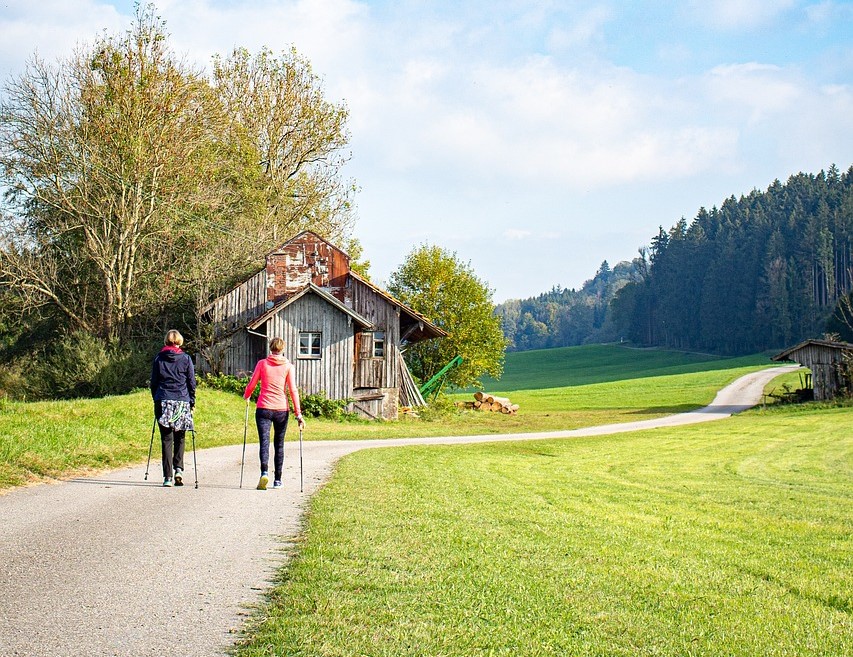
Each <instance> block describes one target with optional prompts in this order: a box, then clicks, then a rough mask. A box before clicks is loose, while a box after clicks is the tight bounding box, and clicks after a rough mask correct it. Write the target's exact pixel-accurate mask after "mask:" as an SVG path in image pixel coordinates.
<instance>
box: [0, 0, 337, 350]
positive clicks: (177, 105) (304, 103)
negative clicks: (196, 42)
mask: <svg viewBox="0 0 853 657" xmlns="http://www.w3.org/2000/svg"><path fill="white" fill-rule="evenodd" d="M346 118H347V114H346V110H345V108H344V107H342V106H338V105H334V104H332V103H329V102H327V101H326V100H325V99H324V97H323V90H322V86H321V85H320V83H319V80H318V78H317V77H316V76H315V75H314V74H313V73H312V72H311V68H310V65H309V63H308V62H307V61H306V60H304V59H303V58H301V57H299V56H298V55H297V54H296V53H295V52H294V51H290V52H288V53H285V54H284V55H282V56H281V57H280V58H276V57H273V56H272V55H271V54H270V52H269V51H267V50H263V51H261V53H260V54H259V55H257V56H255V57H252V56H250V55H249V54H248V53H247V52H246V51H244V50H237V51H235V52H234V53H233V54H232V55H231V56H230V57H229V58H226V59H219V58H218V59H217V60H216V61H215V66H214V76H213V79H212V80H210V79H207V78H206V77H205V76H204V75H202V73H200V72H199V71H196V70H194V69H193V68H191V67H189V66H187V65H186V64H185V63H184V62H183V61H182V60H180V59H178V58H177V57H176V56H175V55H174V53H173V52H172V51H171V49H170V48H169V45H168V35H167V33H166V29H165V25H164V23H163V22H162V21H161V20H160V19H159V18H158V17H157V16H156V14H155V9H154V7H153V5H141V4H140V5H138V6H137V13H136V16H135V19H134V21H133V24H132V26H131V28H130V29H129V30H128V31H127V32H126V33H124V34H120V35H115V36H110V35H105V36H102V37H100V38H98V39H96V41H95V42H94V44H93V45H92V46H91V47H81V48H79V49H78V50H77V51H76V52H75V53H74V55H73V56H71V57H69V58H68V59H66V60H63V61H61V62H59V63H58V64H57V65H49V64H47V63H45V62H43V61H41V60H39V59H38V58H34V59H33V60H32V61H31V63H30V64H29V66H28V68H27V69H26V70H25V72H24V73H23V74H22V75H21V76H19V77H18V78H16V79H14V80H12V81H11V82H9V83H8V85H7V87H6V90H5V94H4V99H3V102H2V105H0V186H3V187H4V188H5V189H7V190H8V194H7V195H6V197H5V200H6V203H5V206H4V208H3V210H4V211H3V213H2V217H3V219H2V222H0V286H4V287H5V288H6V289H8V290H10V291H12V296H13V298H14V302H15V304H16V307H18V308H19V309H20V310H21V311H22V312H24V313H31V314H32V313H37V312H41V311H43V312H46V313H51V314H53V315H54V316H55V317H58V318H59V319H60V320H61V321H62V323H63V324H64V325H66V326H68V327H69V328H71V329H81V330H83V331H86V332H88V333H91V334H95V335H99V336H102V337H105V338H113V337H122V336H123V335H127V334H129V333H131V332H132V331H133V330H134V326H135V324H136V323H138V322H139V321H142V322H143V323H144V326H148V327H151V326H152V325H154V324H156V323H157V320H158V317H159V314H160V313H162V312H164V311H165V309H167V308H173V309H174V308H176V307H181V308H184V309H185V310H186V311H187V312H188V314H189V315H192V308H193V307H195V308H196V309H198V308H201V307H202V306H203V305H204V304H205V303H206V302H207V301H208V300H209V299H210V297H212V296H214V295H215V294H216V293H218V292H219V291H221V290H222V288H223V287H226V286H228V285H229V284H230V283H232V282H233V281H234V279H235V278H236V277H240V276H242V275H243V274H245V273H246V272H247V271H249V270H250V269H253V268H257V267H258V266H259V264H260V260H259V259H260V257H261V256H262V255H263V253H265V252H267V251H268V250H270V249H272V248H273V247H274V246H275V245H277V244H279V243H281V242H283V241H284V240H285V239H287V238H288V237H290V236H292V234H294V233H295V232H296V231H298V230H300V229H303V228H311V229H313V230H315V231H316V232H318V233H320V234H322V235H324V236H326V237H329V238H331V239H333V240H335V241H337V242H338V243H342V244H347V243H350V244H352V242H351V240H350V237H349V230H350V228H351V223H352V217H351V212H350V209H351V200H352V199H351V196H352V192H353V186H352V185H351V184H348V183H344V182H343V181H342V180H341V177H340V168H341V166H342V164H343V162H344V161H345V159H346V156H345V154H344V153H343V148H344V147H345V145H346V141H347V138H348V135H347V132H346ZM172 315H174V313H172ZM140 316H141V319H140ZM187 323H188V324H190V323H191V319H190V318H188V319H187Z"/></svg>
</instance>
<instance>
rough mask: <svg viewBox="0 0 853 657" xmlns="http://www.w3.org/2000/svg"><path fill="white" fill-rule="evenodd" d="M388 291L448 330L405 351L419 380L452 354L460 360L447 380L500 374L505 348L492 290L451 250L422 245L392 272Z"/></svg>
mask: <svg viewBox="0 0 853 657" xmlns="http://www.w3.org/2000/svg"><path fill="white" fill-rule="evenodd" d="M388 290H389V291H390V292H391V293H392V294H394V295H395V296H396V297H397V298H399V299H400V300H401V301H403V302H405V303H406V304H408V305H409V306H411V307H412V308H414V309H415V310H417V311H418V312H419V313H422V314H423V315H425V316H426V317H428V318H429V319H430V320H432V321H434V322H435V323H436V324H437V325H438V326H440V327H441V328H443V329H444V330H445V331H447V333H448V335H447V337H445V338H441V339H437V340H427V341H425V342H420V343H417V344H414V345H412V346H410V347H409V348H408V349H407V350H406V353H405V357H406V362H407V363H408V364H409V367H410V368H411V370H412V373H413V374H414V375H415V376H416V377H418V378H419V379H420V380H421V381H427V380H429V379H430V378H431V377H433V376H434V375H435V374H436V373H437V372H438V371H439V370H440V369H441V368H442V367H444V366H445V365H446V364H447V363H448V362H450V360H452V359H453V358H454V357H456V356H457V355H458V356H462V358H463V362H462V364H461V366H459V367H456V368H454V369H453V370H451V372H450V374H449V377H448V382H449V383H451V384H452V385H456V386H459V387H465V386H470V385H473V384H475V383H476V382H477V380H478V378H479V377H480V376H482V375H483V374H488V375H489V376H492V377H495V378H498V377H500V375H501V374H502V372H503V359H504V351H505V347H506V341H505V339H504V336H503V333H502V332H501V322H500V318H499V317H497V315H495V313H494V304H493V303H492V291H491V290H490V289H489V287H488V285H487V284H486V283H484V282H483V281H481V280H480V279H479V278H478V277H477V275H476V274H475V273H474V271H473V270H472V268H471V266H470V264H466V263H463V262H461V261H460V260H459V259H458V258H457V256H456V254H455V253H450V252H448V251H445V250H444V249H441V248H440V247H437V246H429V245H423V246H420V247H417V248H415V249H413V250H412V251H411V252H410V253H409V255H408V256H407V257H406V260H405V261H404V262H403V264H401V265H400V266H399V267H398V268H397V270H395V271H394V273H392V274H391V278H390V282H389V285H388Z"/></svg>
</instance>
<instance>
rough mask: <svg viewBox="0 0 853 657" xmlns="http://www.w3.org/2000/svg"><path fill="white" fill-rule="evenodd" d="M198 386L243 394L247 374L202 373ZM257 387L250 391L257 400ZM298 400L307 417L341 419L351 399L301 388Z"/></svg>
mask: <svg viewBox="0 0 853 657" xmlns="http://www.w3.org/2000/svg"><path fill="white" fill-rule="evenodd" d="M198 382H199V385H200V386H204V387H207V388H213V389H215V390H222V391H223V392H232V393H234V394H237V395H240V396H241V397H242V396H243V393H244V392H245V390H246V386H247V385H248V384H249V377H248V376H242V377H237V376H231V375H229V374H202V375H201V376H199V377H198ZM258 392H259V389H258V388H255V390H254V392H252V399H253V400H255V401H257V400H258ZM299 401H300V402H301V404H300V405H301V406H302V414H303V415H306V416H308V417H323V418H327V419H330V420H342V419H345V418H347V417H349V416H350V415H352V414H351V413H347V410H346V408H347V406H348V405H349V404H350V403H351V402H352V400H351V399H329V398H328V397H326V393H325V391H323V390H321V391H320V392H315V393H312V394H310V395H306V394H305V393H304V392H303V391H302V390H300V391H299Z"/></svg>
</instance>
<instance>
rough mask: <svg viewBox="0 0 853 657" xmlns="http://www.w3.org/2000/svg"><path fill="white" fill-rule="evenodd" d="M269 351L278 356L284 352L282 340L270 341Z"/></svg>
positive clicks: (274, 339)
mask: <svg viewBox="0 0 853 657" xmlns="http://www.w3.org/2000/svg"><path fill="white" fill-rule="evenodd" d="M270 351H271V352H272V353H274V354H280V353H281V352H282V351H284V340H282V339H281V338H273V339H272V340H270Z"/></svg>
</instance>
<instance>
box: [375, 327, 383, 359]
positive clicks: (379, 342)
mask: <svg viewBox="0 0 853 657" xmlns="http://www.w3.org/2000/svg"><path fill="white" fill-rule="evenodd" d="M373 357H374V358H385V331H374V332H373Z"/></svg>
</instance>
